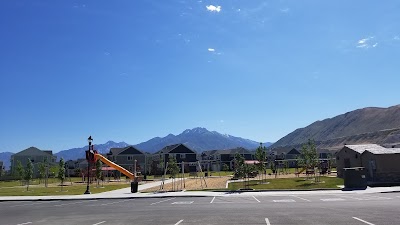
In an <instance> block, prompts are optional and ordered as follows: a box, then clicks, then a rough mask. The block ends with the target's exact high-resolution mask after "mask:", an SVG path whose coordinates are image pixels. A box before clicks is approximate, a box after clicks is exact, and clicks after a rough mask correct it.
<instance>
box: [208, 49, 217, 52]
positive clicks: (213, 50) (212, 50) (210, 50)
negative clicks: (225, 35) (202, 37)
mask: <svg viewBox="0 0 400 225" xmlns="http://www.w3.org/2000/svg"><path fill="white" fill-rule="evenodd" d="M207 50H208V51H209V52H215V49H214V48H208V49H207Z"/></svg>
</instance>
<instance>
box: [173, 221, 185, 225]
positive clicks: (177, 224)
mask: <svg viewBox="0 0 400 225" xmlns="http://www.w3.org/2000/svg"><path fill="white" fill-rule="evenodd" d="M182 222H183V220H179V221H178V222H177V223H176V224H175V225H179V224H180V223H182Z"/></svg>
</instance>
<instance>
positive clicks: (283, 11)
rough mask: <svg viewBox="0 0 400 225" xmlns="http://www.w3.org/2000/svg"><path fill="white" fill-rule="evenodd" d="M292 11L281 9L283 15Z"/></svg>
mask: <svg viewBox="0 0 400 225" xmlns="http://www.w3.org/2000/svg"><path fill="white" fill-rule="evenodd" d="M289 11H290V9H289V8H284V9H281V12H282V13H288V12H289Z"/></svg>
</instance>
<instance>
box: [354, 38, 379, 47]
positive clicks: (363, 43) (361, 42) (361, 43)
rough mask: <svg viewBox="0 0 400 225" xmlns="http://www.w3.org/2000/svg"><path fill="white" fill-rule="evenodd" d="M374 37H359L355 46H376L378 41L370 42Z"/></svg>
mask: <svg viewBox="0 0 400 225" xmlns="http://www.w3.org/2000/svg"><path fill="white" fill-rule="evenodd" d="M374 38H375V37H373V36H371V37H366V38H363V39H360V40H358V41H357V45H356V48H364V49H368V48H371V47H372V48H375V47H376V46H378V42H375V43H374V44H371V42H372V40H373V39H374Z"/></svg>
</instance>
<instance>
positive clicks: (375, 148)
mask: <svg viewBox="0 0 400 225" xmlns="http://www.w3.org/2000/svg"><path fill="white" fill-rule="evenodd" d="M345 147H347V148H349V149H351V150H353V151H355V152H358V153H360V154H362V153H363V152H364V151H367V150H368V151H369V152H371V153H372V152H379V151H384V150H385V149H386V148H384V147H382V146H380V145H376V144H365V145H345Z"/></svg>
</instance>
